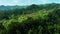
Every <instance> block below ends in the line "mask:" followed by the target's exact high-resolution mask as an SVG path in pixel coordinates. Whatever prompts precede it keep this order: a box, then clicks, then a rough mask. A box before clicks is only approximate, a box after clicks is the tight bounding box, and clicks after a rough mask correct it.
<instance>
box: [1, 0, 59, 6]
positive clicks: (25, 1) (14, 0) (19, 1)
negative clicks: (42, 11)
mask: <svg viewBox="0 0 60 34" xmlns="http://www.w3.org/2000/svg"><path fill="white" fill-rule="evenodd" d="M46 3H60V0H0V5H6V6H7V5H31V4H46Z"/></svg>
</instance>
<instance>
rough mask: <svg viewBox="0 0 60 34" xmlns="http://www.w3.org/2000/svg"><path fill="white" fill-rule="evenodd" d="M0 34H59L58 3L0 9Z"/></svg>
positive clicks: (59, 12) (59, 6) (59, 15)
mask: <svg viewBox="0 0 60 34" xmlns="http://www.w3.org/2000/svg"><path fill="white" fill-rule="evenodd" d="M0 34H60V4H55V3H52V4H45V5H35V4H33V5H31V6H27V7H25V8H20V9H19V8H16V9H13V10H8V11H0Z"/></svg>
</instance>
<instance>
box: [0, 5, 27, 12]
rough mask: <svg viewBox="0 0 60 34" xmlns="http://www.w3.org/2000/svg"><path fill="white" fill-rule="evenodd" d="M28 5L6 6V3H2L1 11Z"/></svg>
mask: <svg viewBox="0 0 60 34" xmlns="http://www.w3.org/2000/svg"><path fill="white" fill-rule="evenodd" d="M25 7H26V6H4V5H1V6H0V11H4V10H6V11H7V10H11V9H15V8H19V9H21V8H25Z"/></svg>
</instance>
